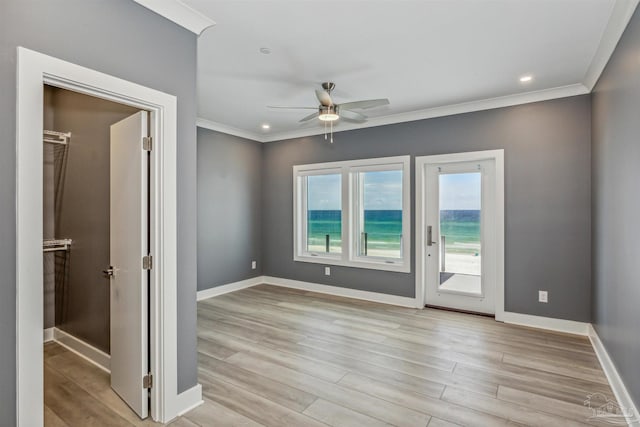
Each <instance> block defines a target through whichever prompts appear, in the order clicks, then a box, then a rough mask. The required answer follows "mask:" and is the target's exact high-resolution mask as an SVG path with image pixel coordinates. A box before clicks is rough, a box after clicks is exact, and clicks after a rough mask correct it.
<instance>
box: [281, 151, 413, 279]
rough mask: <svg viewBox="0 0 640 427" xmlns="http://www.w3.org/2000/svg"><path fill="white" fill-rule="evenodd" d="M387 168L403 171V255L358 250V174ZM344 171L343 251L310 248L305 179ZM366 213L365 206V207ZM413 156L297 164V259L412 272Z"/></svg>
mask: <svg viewBox="0 0 640 427" xmlns="http://www.w3.org/2000/svg"><path fill="white" fill-rule="evenodd" d="M387 170H401V171H402V235H401V247H400V253H401V258H386V257H377V256H364V255H359V254H358V245H359V240H358V235H359V225H360V221H358V218H357V216H358V215H360V210H359V206H360V204H361V200H360V199H361V194H360V193H361V191H358V185H359V184H358V181H359V179H358V174H359V173H360V172H375V171H387ZM336 173H340V174H341V209H342V211H341V212H342V213H341V238H342V245H341V247H342V251H341V253H339V254H327V253H326V252H309V251H307V250H306V248H307V218H308V216H307V215H308V214H307V208H306V203H307V193H306V185H305V183H304V180H305V178H306V177H308V176H314V175H329V174H336ZM362 213H363V214H364V210H362ZM411 236H412V235H411V156H408V155H407V156H394V157H382V158H373V159H359V160H346V161H338V162H329V163H314V164H307V165H295V166H293V260H294V261H298V262H310V263H317V264H327V265H338V266H345V267H356V268H366V269H374V270H383V271H394V272H399V273H410V272H411Z"/></svg>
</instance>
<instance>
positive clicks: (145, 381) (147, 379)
mask: <svg viewBox="0 0 640 427" xmlns="http://www.w3.org/2000/svg"><path fill="white" fill-rule="evenodd" d="M151 387H153V375H151V373H148V374H147V375H145V376H144V377H142V388H151Z"/></svg>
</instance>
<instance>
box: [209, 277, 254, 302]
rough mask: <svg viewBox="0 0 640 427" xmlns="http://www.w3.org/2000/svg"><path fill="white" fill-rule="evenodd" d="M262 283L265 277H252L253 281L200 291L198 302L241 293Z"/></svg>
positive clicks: (247, 280)
mask: <svg viewBox="0 0 640 427" xmlns="http://www.w3.org/2000/svg"><path fill="white" fill-rule="evenodd" d="M262 283H264V276H257V277H252V278H251V279H246V280H241V281H239V282H234V283H228V284H226V285H220V286H216V287H214V288H210V289H205V290H202V291H198V297H197V300H198V301H202V300H203V299H207V298H212V297H217V296H218V295H223V294H227V293H229V292H234V291H239V290H240V289H245V288H250V287H252V286H255V285H260V284H262Z"/></svg>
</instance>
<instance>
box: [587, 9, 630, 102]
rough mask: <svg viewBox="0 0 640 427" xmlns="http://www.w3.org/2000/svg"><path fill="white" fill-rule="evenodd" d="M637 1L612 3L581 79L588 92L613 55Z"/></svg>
mask: <svg viewBox="0 0 640 427" xmlns="http://www.w3.org/2000/svg"><path fill="white" fill-rule="evenodd" d="M638 2H639V0H617V1H616V3H615V4H614V6H613V10H612V11H611V16H610V17H609V22H608V23H607V27H606V28H605V30H604V33H603V34H602V39H600V44H599V45H598V49H596V53H595V55H594V56H593V58H592V59H591V64H590V65H589V68H588V69H587V73H586V74H585V76H584V78H583V80H582V81H583V83H584V85H585V86H586V87H587V88H588V89H589V92H591V91H592V90H593V87H594V86H595V85H596V83H597V82H598V79H599V78H600V75H601V74H602V72H603V71H604V68H605V67H606V66H607V63H608V62H609V58H611V55H613V52H614V51H615V50H616V46H617V45H618V42H619V41H620V38H621V37H622V33H624V30H625V29H626V28H627V25H628V24H629V20H630V19H631V17H632V16H633V12H634V11H635V10H636V7H637V6H638Z"/></svg>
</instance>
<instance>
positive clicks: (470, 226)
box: [440, 210, 480, 255]
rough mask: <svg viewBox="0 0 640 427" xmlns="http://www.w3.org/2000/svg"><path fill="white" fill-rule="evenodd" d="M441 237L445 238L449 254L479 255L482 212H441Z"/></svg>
mask: <svg viewBox="0 0 640 427" xmlns="http://www.w3.org/2000/svg"><path fill="white" fill-rule="evenodd" d="M440 235H441V236H445V239H446V247H447V252H448V253H459V254H470V255H479V252H480V211H479V210H442V211H440Z"/></svg>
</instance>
